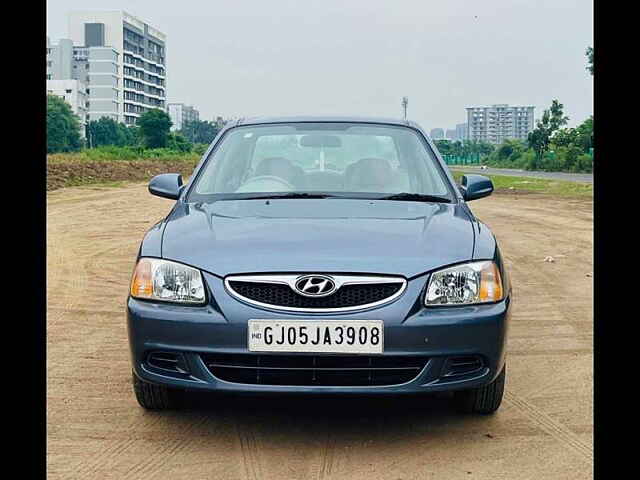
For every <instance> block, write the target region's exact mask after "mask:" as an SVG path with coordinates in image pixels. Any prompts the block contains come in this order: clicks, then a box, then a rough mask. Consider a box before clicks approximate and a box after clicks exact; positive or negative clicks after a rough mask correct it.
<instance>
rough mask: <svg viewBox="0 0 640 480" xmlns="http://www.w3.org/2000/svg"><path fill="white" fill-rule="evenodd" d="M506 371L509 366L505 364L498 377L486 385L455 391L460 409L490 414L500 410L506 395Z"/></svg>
mask: <svg viewBox="0 0 640 480" xmlns="http://www.w3.org/2000/svg"><path fill="white" fill-rule="evenodd" d="M506 371H507V366H506V365H505V366H504V367H502V371H501V372H500V374H499V375H498V376H497V377H496V379H495V380H494V381H493V382H491V383H489V384H488V385H485V386H484V387H480V388H474V389H471V390H461V391H458V392H455V394H454V400H455V402H456V404H457V407H458V409H459V410H460V411H461V412H463V413H479V414H482V415H488V414H491V413H494V412H495V411H496V410H498V408H499V407H500V403H502V396H503V395H504V382H505V378H506Z"/></svg>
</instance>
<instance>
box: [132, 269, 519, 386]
mask: <svg viewBox="0 0 640 480" xmlns="http://www.w3.org/2000/svg"><path fill="white" fill-rule="evenodd" d="M204 275H205V279H206V282H207V284H208V287H209V293H210V297H209V298H213V299H215V300H212V301H210V302H209V304H207V305H205V306H201V307H193V306H189V307H187V306H180V305H172V304H163V303H158V302H147V301H140V300H136V299H133V298H129V299H128V302H127V324H128V331H129V345H130V351H131V359H132V366H133V371H134V373H135V374H136V375H137V376H138V377H139V378H140V379H142V380H145V381H147V382H151V383H156V384H161V385H166V386H168V387H172V388H181V389H187V390H208V391H219V392H224V391H226V392H247V393H251V392H253V393H269V392H272V393H278V392H280V393H339V394H350V393H353V394H398V393H420V392H425V393H426V392H440V391H447V390H459V389H468V388H476V387H480V386H483V385H486V384H487V383H490V382H491V381H493V380H494V379H495V378H496V377H497V375H498V374H499V373H500V371H501V370H502V367H503V365H504V361H505V349H506V337H507V330H508V324H509V316H510V302H511V300H510V298H509V297H507V298H506V299H505V300H503V301H501V302H498V303H495V304H488V305H477V306H457V307H439V308H424V307H422V306H421V298H422V292H423V291H424V286H425V283H426V280H427V278H426V276H424V277H420V278H417V279H413V280H411V281H409V282H408V286H407V290H406V291H405V292H404V294H403V295H402V296H401V297H400V298H399V299H397V300H396V301H394V302H393V303H391V304H388V305H385V306H382V307H378V308H375V309H371V310H365V311H360V312H352V313H342V314H333V315H319V314H301V313H288V312H276V311H272V310H265V309H259V308H255V307H252V306H250V305H247V304H245V303H243V302H240V301H238V300H236V299H234V298H233V297H231V296H230V295H229V294H228V293H227V292H226V291H225V290H224V285H223V282H222V280H221V279H219V278H218V277H215V276H213V275H210V274H206V273H205V274H204ZM252 318H260V319H296V320H300V319H301V318H313V319H322V318H327V319H354V320H356V319H357V320H372V319H376V320H383V321H384V325H385V327H384V328H385V331H384V338H385V344H384V353H383V354H382V355H384V356H425V357H427V358H428V360H427V361H426V365H425V366H424V368H422V370H421V371H420V372H419V373H418V374H417V376H416V377H415V378H413V379H412V380H410V381H408V382H404V383H401V384H394V385H376V386H348V385H347V386H343V385H341V386H316V385H312V386H306V385H305V386H292V385H268V384H253V383H235V382H229V381H224V380H221V379H219V378H216V376H214V375H213V374H212V373H211V371H210V370H209V368H208V367H207V365H206V364H205V361H204V360H203V355H207V354H248V353H250V352H248V349H247V322H248V320H249V319H252ZM150 352H173V353H176V354H180V357H181V359H182V361H183V365H182V366H183V367H184V368H183V369H182V370H184V372H172V371H167V370H162V369H159V368H156V367H154V366H152V365H150V364H149V363H148V362H147V359H148V355H149V353H150ZM275 355H277V354H275ZM297 355H307V354H297ZM459 356H478V357H480V358H481V359H482V361H483V367H482V369H480V370H478V371H475V372H473V373H470V374H467V375H461V376H453V377H451V376H444V373H445V370H444V369H445V365H446V362H447V359H448V358H451V357H459Z"/></svg>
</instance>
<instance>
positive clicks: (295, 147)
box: [190, 123, 449, 200]
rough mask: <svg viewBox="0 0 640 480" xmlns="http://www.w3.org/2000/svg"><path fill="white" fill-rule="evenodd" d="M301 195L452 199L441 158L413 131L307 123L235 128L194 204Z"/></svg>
mask: <svg viewBox="0 0 640 480" xmlns="http://www.w3.org/2000/svg"><path fill="white" fill-rule="evenodd" d="M293 191H295V192H326V193H349V192H351V193H373V194H394V193H405V192H406V193H417V194H424V195H438V196H448V195H449V189H448V187H447V183H446V180H445V179H444V178H443V174H442V172H441V170H440V169H439V167H438V165H437V162H436V159H435V158H434V157H433V154H432V153H431V151H430V150H429V149H428V148H427V147H426V145H425V143H424V140H423V139H421V138H420V137H419V134H418V133H417V132H415V131H414V130H413V129H410V128H407V127H400V126H386V125H376V124H357V123H335V124H333V123H326V124H305V123H300V124H277V125H276V124H274V125H257V126H249V125H248V126H243V127H235V128H233V129H230V130H229V131H228V132H227V133H226V134H225V136H224V137H223V138H222V140H221V141H220V144H219V145H218V146H217V148H216V149H214V151H213V152H212V153H211V155H210V158H208V159H207V162H206V163H205V164H204V166H203V168H202V170H201V171H200V173H199V174H198V178H197V179H196V181H195V184H194V187H193V188H192V190H191V192H190V199H191V200H195V199H196V198H198V200H206V198H205V197H206V196H210V195H220V194H235V193H237V194H240V193H284V192H293Z"/></svg>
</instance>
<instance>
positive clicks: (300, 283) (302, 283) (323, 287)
mask: <svg viewBox="0 0 640 480" xmlns="http://www.w3.org/2000/svg"><path fill="white" fill-rule="evenodd" d="M295 290H296V292H297V293H299V294H300V295H304V296H305V297H326V296H327V295H331V294H332V293H333V292H335V291H336V283H335V282H334V281H333V279H332V278H331V277H325V276H324V275H305V276H304V277H300V278H298V279H297V280H296V283H295Z"/></svg>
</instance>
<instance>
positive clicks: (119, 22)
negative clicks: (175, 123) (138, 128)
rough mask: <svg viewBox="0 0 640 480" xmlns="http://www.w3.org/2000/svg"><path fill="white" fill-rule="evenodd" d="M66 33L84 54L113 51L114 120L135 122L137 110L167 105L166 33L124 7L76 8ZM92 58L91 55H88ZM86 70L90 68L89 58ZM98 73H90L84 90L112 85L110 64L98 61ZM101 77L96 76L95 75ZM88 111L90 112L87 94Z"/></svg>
mask: <svg viewBox="0 0 640 480" xmlns="http://www.w3.org/2000/svg"><path fill="white" fill-rule="evenodd" d="M69 37H70V39H71V41H73V43H74V44H76V45H83V46H84V48H87V49H88V53H89V54H91V53H93V49H94V48H103V49H111V51H113V52H115V54H116V55H117V64H116V66H117V69H116V72H115V75H116V76H115V83H116V84H115V88H116V90H117V105H118V121H120V122H124V123H126V124H128V125H133V124H135V123H136V122H137V119H138V118H139V117H140V115H141V114H143V113H144V112H146V111H147V110H149V109H151V108H158V109H160V110H164V109H165V101H166V36H165V34H164V33H162V32H160V31H159V30H157V29H155V28H153V27H152V26H150V25H148V24H147V23H145V22H143V21H142V20H140V19H138V18H136V17H134V16H133V15H130V14H128V13H126V12H124V11H79V12H72V13H71V14H70V16H69ZM89 56H90V55H89ZM88 60H89V64H90V67H89V70H93V65H91V58H89V59H88ZM94 61H95V62H96V70H95V73H96V76H95V77H90V81H89V84H88V85H87V88H88V89H89V91H90V93H93V90H94V89H107V88H112V87H113V85H111V80H110V79H109V78H106V77H107V76H111V75H113V73H114V72H113V71H112V68H111V67H109V66H107V65H106V64H105V65H101V67H103V68H104V69H106V70H107V71H104V72H103V71H101V68H98V67H99V65H98V64H97V62H99V61H104V62H110V61H111V60H110V59H103V58H99V59H98V58H95V59H94ZM99 73H100V74H103V75H104V76H105V78H99V77H98V76H97V74H99ZM89 101H90V109H89V112H90V113H89V115H90V116H91V115H92V113H91V112H92V111H93V99H91V98H90V100H89Z"/></svg>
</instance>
